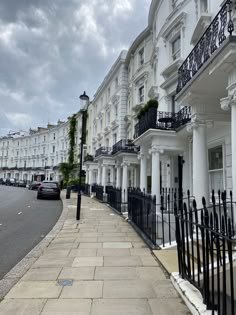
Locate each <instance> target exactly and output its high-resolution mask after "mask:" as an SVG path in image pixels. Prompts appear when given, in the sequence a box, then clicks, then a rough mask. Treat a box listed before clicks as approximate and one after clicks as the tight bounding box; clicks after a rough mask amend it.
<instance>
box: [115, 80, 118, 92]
mask: <svg viewBox="0 0 236 315" xmlns="http://www.w3.org/2000/svg"><path fill="white" fill-rule="evenodd" d="M115 87H116V89H117V88H118V77H116V79H115Z"/></svg>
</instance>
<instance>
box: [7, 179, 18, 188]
mask: <svg viewBox="0 0 236 315" xmlns="http://www.w3.org/2000/svg"><path fill="white" fill-rule="evenodd" d="M15 182H16V180H15V178H7V179H6V185H7V186H14V185H15Z"/></svg>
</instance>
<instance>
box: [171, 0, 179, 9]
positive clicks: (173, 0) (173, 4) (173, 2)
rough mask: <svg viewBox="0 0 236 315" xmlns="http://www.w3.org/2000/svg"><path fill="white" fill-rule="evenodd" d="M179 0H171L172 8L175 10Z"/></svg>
mask: <svg viewBox="0 0 236 315" xmlns="http://www.w3.org/2000/svg"><path fill="white" fill-rule="evenodd" d="M177 1H178V0H171V8H172V10H174V9H175V8H176V6H177Z"/></svg>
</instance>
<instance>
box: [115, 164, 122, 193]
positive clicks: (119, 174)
mask: <svg viewBox="0 0 236 315" xmlns="http://www.w3.org/2000/svg"><path fill="white" fill-rule="evenodd" d="M116 187H118V188H120V187H121V167H120V166H117V168H116Z"/></svg>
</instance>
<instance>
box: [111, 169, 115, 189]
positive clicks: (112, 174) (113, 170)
mask: <svg viewBox="0 0 236 315" xmlns="http://www.w3.org/2000/svg"><path fill="white" fill-rule="evenodd" d="M111 184H112V186H113V187H114V186H115V168H114V166H112V167H111Z"/></svg>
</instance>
